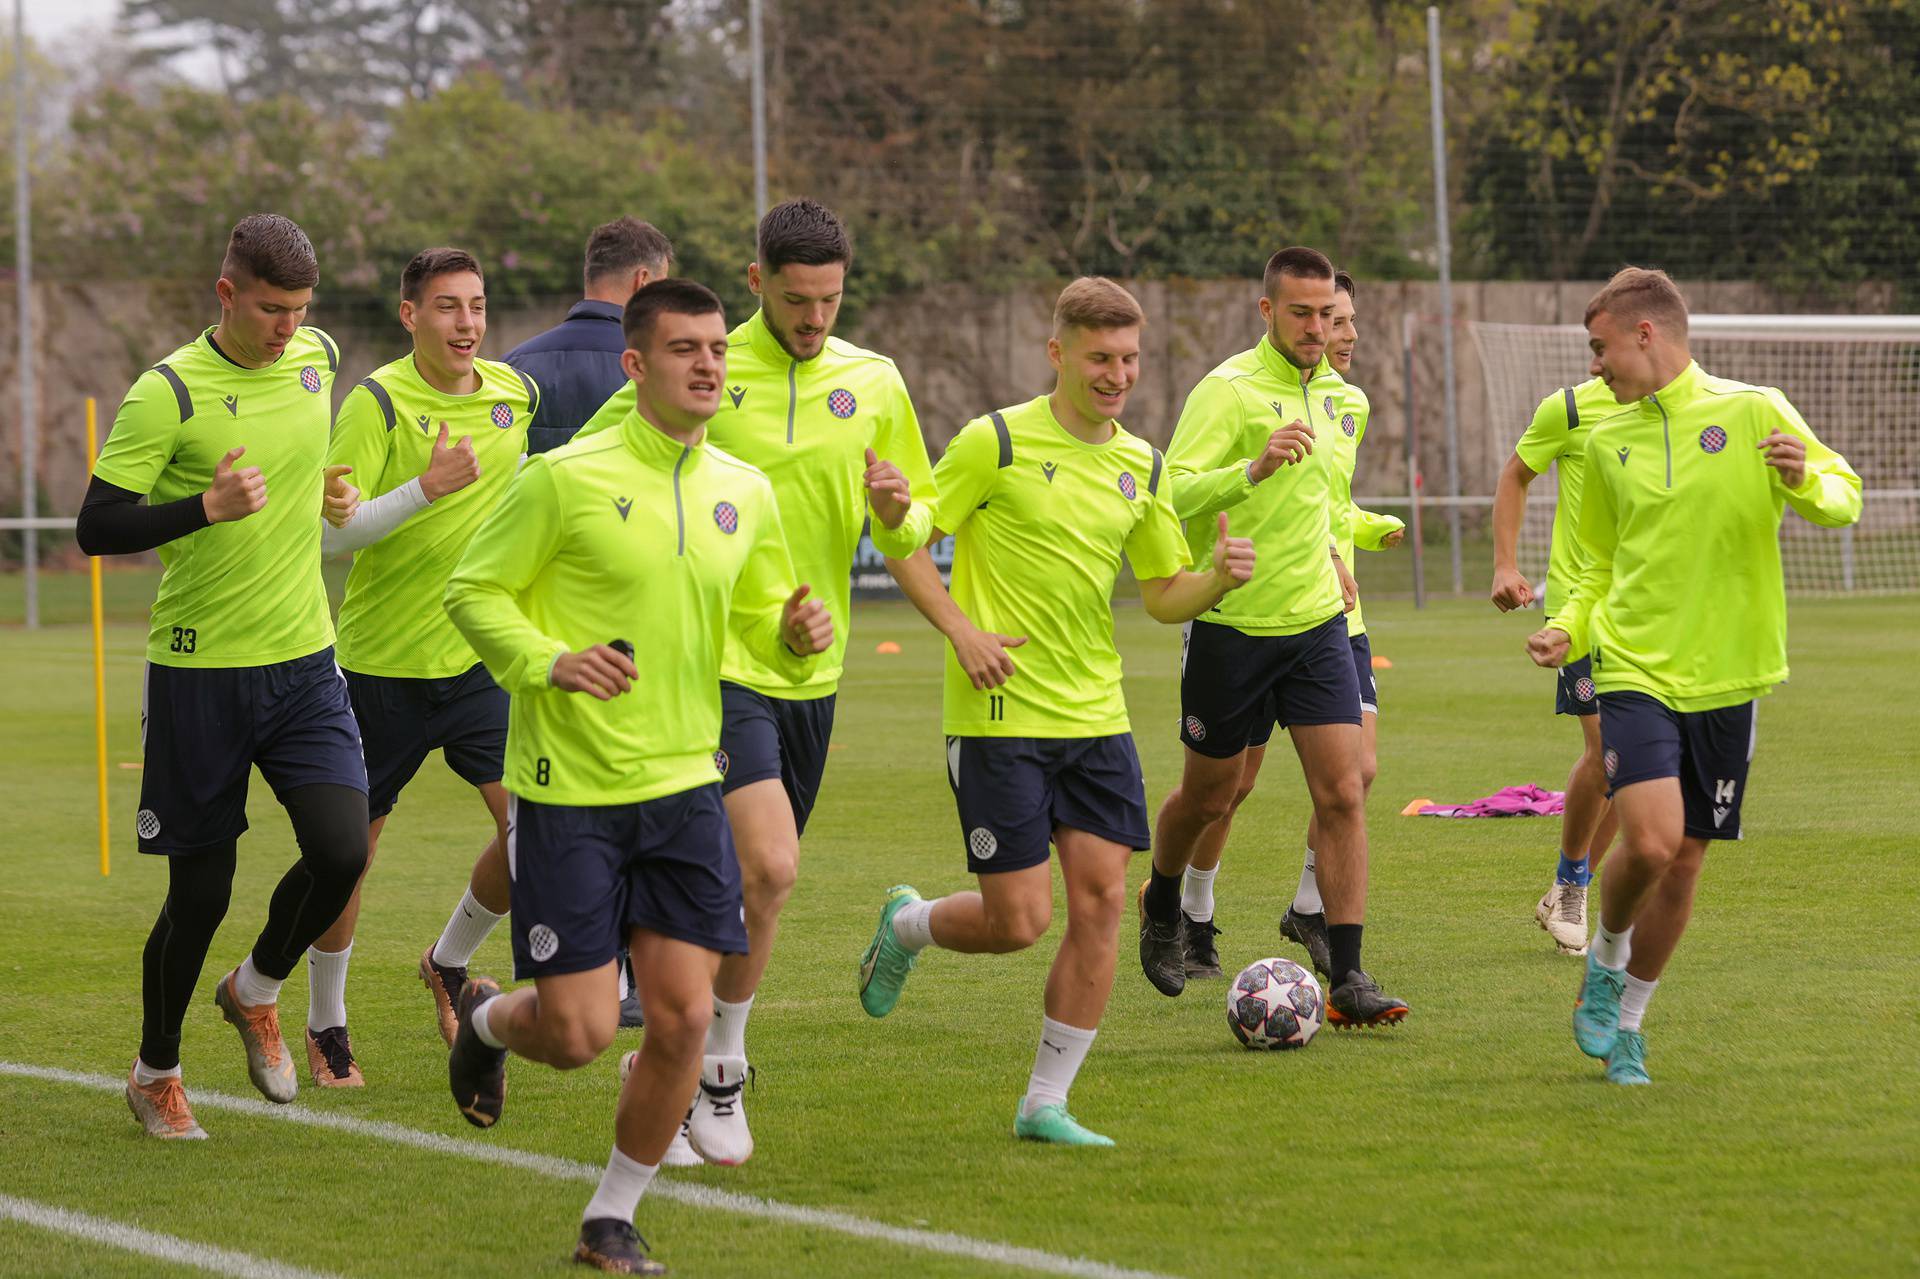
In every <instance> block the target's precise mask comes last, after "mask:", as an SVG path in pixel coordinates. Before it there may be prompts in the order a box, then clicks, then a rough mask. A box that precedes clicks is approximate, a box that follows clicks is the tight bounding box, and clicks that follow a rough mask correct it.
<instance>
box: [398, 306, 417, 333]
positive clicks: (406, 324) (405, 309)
mask: <svg viewBox="0 0 1920 1279" xmlns="http://www.w3.org/2000/svg"><path fill="white" fill-rule="evenodd" d="M416 314H417V311H416V309H415V307H414V305H413V303H411V302H409V301H408V300H407V299H405V298H401V299H400V327H401V328H403V329H405V330H406V331H407V332H409V333H411V332H413V325H414V317H415V315H416Z"/></svg>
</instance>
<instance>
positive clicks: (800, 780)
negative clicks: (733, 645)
mask: <svg viewBox="0 0 1920 1279" xmlns="http://www.w3.org/2000/svg"><path fill="white" fill-rule="evenodd" d="M833 702H834V697H833V694H831V693H829V694H827V695H826V696H825V697H809V698H806V699H804V700H801V699H794V698H786V697H768V696H767V695H766V694H764V693H756V692H754V691H753V690H752V689H750V688H743V687H742V686H740V685H739V684H730V683H728V682H727V681H726V680H721V681H720V753H719V754H717V755H715V756H714V757H713V762H714V764H715V766H716V767H718V768H719V770H720V789H721V792H722V793H723V794H727V793H731V792H733V791H735V790H738V789H739V788H740V787H742V786H745V785H748V784H749V783H751V782H764V781H766V780H768V779H769V778H774V777H777V778H779V779H780V784H781V785H782V786H784V787H786V790H787V799H788V800H789V801H790V802H791V803H792V804H793V825H794V829H795V830H796V831H797V832H799V833H801V834H804V833H806V829H807V818H809V817H811V816H812V815H813V805H814V803H815V801H817V800H818V799H819V798H820V778H821V775H822V774H824V773H825V772H826V771H827V741H828V739H830V738H831V737H832V736H833Z"/></svg>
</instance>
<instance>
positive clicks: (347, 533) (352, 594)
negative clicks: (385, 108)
mask: <svg viewBox="0 0 1920 1279" xmlns="http://www.w3.org/2000/svg"><path fill="white" fill-rule="evenodd" d="M400 323H401V325H402V327H404V328H405V329H406V330H407V332H408V333H410V334H412V335H413V350H412V351H411V352H410V353H408V354H407V355H403V356H401V357H400V358H399V359H397V360H395V361H393V362H392V363H391V364H387V365H385V366H383V367H381V368H378V369H375V370H374V371H373V373H372V374H371V375H370V376H368V377H367V378H365V379H363V380H362V381H361V382H360V384H359V385H358V386H356V387H354V388H353V390H351V391H349V392H348V393H347V397H346V399H345V400H343V401H342V402H341V405H340V412H339V414H338V415H337V416H336V417H335V419H334V427H333V444H332V447H331V448H330V449H329V450H328V453H327V462H328V465H329V469H330V471H333V472H337V473H340V475H339V478H340V480H341V482H344V475H345V474H348V473H350V474H352V475H354V476H355V477H357V478H358V480H359V485H358V487H359V488H360V489H361V493H362V495H363V496H367V497H370V499H371V500H368V501H366V502H364V503H363V504H362V505H361V506H360V508H359V509H358V511H357V512H356V513H355V515H354V517H353V519H352V520H350V521H348V522H347V523H345V524H344V525H342V526H340V527H338V528H332V527H329V528H328V529H326V530H324V531H323V534H322V542H323V544H324V545H325V547H326V549H327V550H328V551H330V552H333V551H349V550H350V551H354V552H356V553H355V555H354V558H353V569H352V571H351V572H349V573H348V574H347V594H346V599H345V600H344V601H343V602H342V603H341V605H340V622H339V626H340V649H339V662H340V667H341V669H342V670H343V671H345V672H346V677H347V691H348V693H349V694H350V695H351V697H352V699H353V711H354V717H355V718H356V719H357V720H358V721H359V724H360V741H361V744H362V745H363V746H364V748H365V750H366V758H367V781H368V794H367V811H368V813H369V814H370V816H371V817H372V823H371V826H370V828H369V831H368V837H367V862H368V865H369V866H371V865H372V862H373V858H374V857H375V855H377V854H378V852H379V848H380V833H381V831H382V830H383V829H384V828H385V827H386V824H387V817H388V815H389V814H391V813H392V812H393V808H394V804H395V803H396V802H398V800H399V798H400V792H401V791H402V790H403V789H404V788H405V787H406V785H407V783H408V782H410V781H412V780H413V775H414V774H415V773H417V772H418V771H419V770H420V765H421V764H422V763H424V762H425V761H426V758H427V756H428V755H429V754H430V753H432V752H433V751H436V750H438V751H441V752H442V753H443V755H444V757H445V759H446V761H447V767H449V768H451V769H452V770H453V771H454V772H455V773H457V774H458V775H459V776H460V777H461V779H462V780H464V781H466V782H467V783H469V784H470V785H472V786H473V787H474V788H475V789H476V790H478V791H479V792H480V798H481V801H482V802H483V803H484V804H485V805H486V809H487V812H488V815H489V817H490V818H491V828H492V831H493V836H492V838H491V839H490V840H489V841H488V843H487V845H486V848H485V849H484V851H482V853H481V855H480V860H479V862H478V864H476V866H475V867H474V872H473V878H472V883H471V886H470V887H469V889H468V898H469V900H468V901H466V902H463V903H462V906H463V908H464V909H463V910H462V911H457V912H455V915H454V919H453V920H452V921H451V922H450V923H449V924H448V926H447V927H448V931H449V932H452V933H454V934H455V940H454V944H456V945H458V944H461V943H463V942H464V941H465V940H466V938H467V937H469V936H472V935H473V934H476V933H477V934H478V936H479V937H484V936H485V935H486V929H487V928H490V927H491V926H492V924H493V923H494V922H495V921H496V920H498V919H499V918H500V917H501V916H502V915H505V914H506V913H507V889H508V880H507V861H506V854H505V851H504V850H505V846H506V838H507V793H506V791H505V790H504V789H502V788H501V785H500V773H501V769H502V766H503V762H504V760H505V755H506V747H507V695H506V693H505V692H503V691H502V690H501V689H500V687H499V686H498V685H497V684H495V683H494V682H493V680H492V678H491V677H490V676H489V675H488V674H487V671H486V668H485V667H484V666H482V665H481V664H480V659H479V658H478V657H476V656H475V655H474V651H473V648H472V646H470V645H469V644H468V643H467V641H466V640H465V639H463V638H462V637H461V635H460V632H458V631H456V630H455V629H454V628H453V623H452V622H451V621H449V620H448V619H447V613H446V608H445V606H444V604H443V603H442V599H443V597H444V596H445V595H446V590H447V578H448V577H449V576H450V575H451V574H452V572H453V566H454V565H455V564H456V563H457V562H458V561H459V559H460V554H461V552H462V551H464V550H466V548H467V543H468V541H469V540H471V539H472V537H473V533H474V530H475V529H477V528H479V527H480V521H481V520H483V519H485V518H486V516H487V513H488V512H489V511H491V510H492V509H493V507H494V504H495V503H497V502H498V501H499V500H500V497H501V495H502V494H503V493H505V492H506V488H507V482H508V481H509V480H511V479H512V478H513V472H514V468H515V467H516V466H517V465H518V463H519V459H520V455H521V453H522V452H524V451H525V448H526V440H527V423H528V421H529V420H531V419H532V417H533V416H534V415H535V413H536V411H537V410H538V408H539V404H540V392H539V388H538V387H537V386H536V385H535V384H534V381H533V379H532V378H530V377H528V376H527V375H526V374H524V373H520V372H517V371H516V370H514V369H511V368H509V367H508V366H506V365H505V364H500V363H497V362H495V361H493V360H483V359H480V358H479V353H480V346H481V344H482V343H483V342H484V341H485V340H486V336H487V290H486V281H485V280H484V279H483V278H482V276H481V272H480V264H479V262H477V261H475V260H474V257H473V255H472V254H470V253H467V252H466V251H464V250H462V249H452V248H441V249H427V250H425V251H423V252H421V253H418V254H416V255H414V258H413V260H412V261H411V262H408V263H407V265H406V269H405V270H404V271H402V272H401V275H400ZM455 438H457V440H458V442H457V443H454V444H451V445H449V443H448V440H449V439H455ZM342 468H345V470H344V472H343V471H342ZM361 891H362V890H361V889H360V888H355V889H354V892H353V896H352V897H351V898H350V899H349V900H348V902H347V907H346V909H345V910H344V911H342V912H341V913H340V918H339V919H337V920H335V921H334V922H333V925H332V926H331V927H330V928H328V929H327V931H326V932H325V933H323V934H321V936H320V938H319V939H318V940H317V941H315V942H314V944H313V946H312V947H311V948H310V949H309V950H308V951H307V977H308V983H307V1001H308V1002H307V1062H308V1065H309V1067H310V1069H311V1070H312V1072H313V1079H314V1082H315V1083H317V1084H319V1085H321V1086H322V1087H349V1088H358V1087H360V1086H361V1084H362V1083H363V1082H364V1080H363V1078H362V1075H361V1071H360V1067H359V1064H358V1063H357V1062H356V1061H355V1060H354V1055H353V1045H352V1041H351V1039H350V1038H349V1037H348V1034H347V1004H346V986H347V965H348V962H349V961H350V959H351V958H352V954H353V931H354V926H355V924H356V922H357V921H358V919H359V916H360V900H361ZM442 940H443V942H444V941H445V938H444V937H443V939H442ZM474 945H478V938H475V939H474ZM471 954H472V951H471V949H467V950H466V951H465V952H464V953H461V954H459V955H457V956H456V957H455V958H453V959H448V960H443V961H441V962H440V963H438V964H436V963H435V961H434V957H433V951H432V950H429V951H428V952H427V953H426V954H424V955H422V956H421V957H420V973H421V977H422V978H423V979H424V980H425V981H426V983H427V986H428V988H429V989H430V990H433V991H434V992H435V993H436V996H437V998H438V1002H439V1008H440V1029H441V1033H442V1034H443V1035H444V1036H445V1037H446V1038H447V1041H448V1042H449V1043H451V1042H452V1040H453V1025H452V1021H453V1006H452V1004H453V1000H454V999H456V998H457V997H458V995H459V992H460V982H461V981H464V980H465V973H464V968H465V964H466V960H467V958H468V957H469V956H470V955H471ZM456 973H457V974H458V975H457V976H456V975H455V974H456Z"/></svg>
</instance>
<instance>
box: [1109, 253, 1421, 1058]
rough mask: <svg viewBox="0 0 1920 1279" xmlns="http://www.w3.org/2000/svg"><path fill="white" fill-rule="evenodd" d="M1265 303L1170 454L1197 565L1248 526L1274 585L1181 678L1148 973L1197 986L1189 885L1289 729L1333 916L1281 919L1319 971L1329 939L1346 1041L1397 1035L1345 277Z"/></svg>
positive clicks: (1279, 260) (1280, 282)
mask: <svg viewBox="0 0 1920 1279" xmlns="http://www.w3.org/2000/svg"><path fill="white" fill-rule="evenodd" d="M1263 286H1264V287H1263V290H1262V297H1261V299H1260V315H1261V318H1262V319H1263V320H1264V321H1265V323H1266V335H1265V336H1264V337H1263V338H1262V339H1261V340H1260V343H1259V345H1257V346H1255V347H1254V348H1253V349H1252V350H1250V351H1246V352H1244V353H1242V354H1240V355H1236V356H1234V357H1233V358H1232V359H1230V360H1228V361H1226V362H1225V363H1224V364H1222V365H1220V366H1219V367H1218V368H1216V369H1214V370H1213V371H1212V372H1211V373H1209V374H1208V375H1207V376H1206V377H1205V378H1203V379H1201V381H1200V384H1199V385H1198V386H1196V387H1195V388H1194V389H1193V392H1192V393H1191V394H1190V395H1189V396H1188V397H1187V403H1186V407H1185V408H1184V409H1183V410H1182V411H1181V414H1180V420H1179V422H1178V423H1177V424H1176V425H1175V426H1174V430H1173V441H1172V443H1171V444H1170V445H1169V446H1168V449H1167V478H1168V480H1169V481H1170V483H1171V487H1172V490H1173V504H1174V509H1175V512H1176V513H1177V514H1178V515H1179V516H1180V517H1181V518H1182V519H1184V520H1186V522H1187V543H1188V547H1189V549H1190V551H1191V554H1192V558H1193V559H1194V560H1195V561H1196V562H1198V561H1200V560H1201V559H1203V558H1204V557H1205V556H1206V555H1207V554H1208V553H1209V551H1210V550H1211V545H1212V542H1213V538H1214V531H1213V520H1212V516H1213V515H1214V514H1216V513H1217V512H1221V511H1226V510H1232V511H1234V512H1235V519H1236V520H1237V522H1238V524H1239V527H1240V528H1241V531H1242V532H1243V533H1245V534H1246V535H1247V536H1249V537H1250V538H1251V539H1252V540H1253V544H1254V546H1255V548H1256V549H1257V550H1258V552H1259V554H1260V562H1261V566H1262V567H1261V574H1260V581H1259V583H1258V584H1256V585H1255V586H1254V587H1253V588H1252V589H1251V590H1246V591H1240V592H1238V593H1236V594H1235V595H1233V596H1232V597H1231V598H1230V599H1228V600H1227V601H1225V602H1223V603H1221V604H1220V605H1219V606H1217V607H1215V608H1212V609H1209V610H1208V611H1207V612H1206V614H1205V615H1204V616H1202V617H1200V618H1198V619H1197V620H1195V621H1194V622H1193V623H1192V624H1191V625H1189V626H1188V628H1187V641H1186V649H1185V653H1184V655H1183V658H1182V663H1181V673H1180V704H1181V716H1182V718H1181V733H1180V740H1181V743H1182V745H1183V746H1185V748H1186V764H1185V768H1184V769H1183V771H1182V774H1181V778H1180V785H1179V787H1178V788H1176V789H1175V790H1174V791H1173V792H1172V793H1171V794H1170V795H1168V796H1167V798H1166V801H1165V802H1164V803H1163V804H1162V805H1161V807H1160V815H1159V819H1158V824H1157V830H1156V832H1155V833H1156V838H1155V841H1154V850H1153V868H1152V871H1151V872H1150V875H1149V878H1148V880H1147V882H1146V883H1145V884H1143V885H1142V886H1141V891H1140V966H1141V968H1142V969H1144V970H1145V972H1146V974H1147V979H1148V980H1149V981H1151V982H1152V983H1153V986H1154V988H1155V989H1156V990H1158V991H1159V992H1160V993H1161V994H1163V995H1178V994H1179V993H1180V992H1181V991H1182V990H1183V989H1185V987H1186V958H1185V947H1184V945H1183V937H1182V933H1181V928H1180V896H1181V882H1182V878H1183V875H1184V873H1185V871H1186V868H1187V865H1188V864H1189V862H1191V861H1192V859H1193V854H1194V853H1195V852H1196V851H1198V850H1199V849H1200V847H1201V846H1202V842H1203V840H1205V838H1206V836H1207V832H1208V828H1209V827H1212V826H1214V825H1216V824H1217V823H1219V822H1220V821H1221V820H1222V819H1224V818H1226V817H1228V815H1229V814H1231V812H1232V811H1233V801H1234V796H1235V795H1236V794H1239V793H1241V792H1243V791H1246V790H1248V789H1251V781H1250V779H1249V777H1248V775H1247V767H1246V764H1247V748H1248V747H1249V746H1254V745H1260V744H1263V743H1264V742H1265V741H1266V740H1267V739H1268V737H1269V736H1270V735H1271V733H1272V731H1273V728H1274V726H1275V724H1276V723H1277V724H1279V725H1282V726H1285V727H1286V728H1287V729H1288V730H1289V734H1290V735H1291V737H1292V738H1293V749H1294V752H1295V753H1296V754H1297V755H1299V757H1300V766H1301V770H1302V771H1303V772H1304V773H1305V774H1306V781H1307V791H1308V794H1309V796H1310V797H1311V799H1312V801H1313V820H1314V828H1315V830H1316V831H1317V839H1316V845H1315V853H1316V859H1315V873H1316V883H1317V886H1318V888H1319V890H1320V895H1321V897H1322V898H1323V899H1324V900H1325V910H1324V913H1323V914H1321V915H1319V916H1313V915H1304V916H1303V915H1298V914H1295V913H1294V912H1293V911H1292V910H1291V909H1289V911H1288V913H1287V914H1286V916H1285V917H1284V921H1285V923H1284V924H1283V927H1284V926H1285V925H1291V927H1290V928H1288V930H1287V931H1288V935H1289V936H1292V937H1295V938H1296V939H1297V940H1302V941H1303V942H1304V943H1305V944H1306V946H1307V949H1308V952H1309V953H1310V954H1316V955H1317V954H1318V947H1319V945H1320V944H1322V943H1320V942H1319V941H1318V940H1317V939H1316V934H1323V935H1324V938H1325V941H1324V945H1325V946H1326V954H1327V963H1326V965H1325V967H1326V969H1327V971H1328V973H1329V974H1330V976H1329V978H1328V980H1329V984H1330V985H1331V987H1332V989H1331V990H1330V992H1329V994H1328V1000H1327V1017H1328V1020H1329V1021H1330V1022H1331V1023H1332V1024H1333V1025H1335V1026H1355V1025H1377V1024H1382V1023H1391V1022H1397V1021H1399V1020H1400V1019H1401V1018H1403V1017H1405V1016H1406V1015H1407V1005H1406V1004H1405V1003H1404V1002H1402V1001H1401V1000H1398V999H1394V998H1391V997H1390V996H1387V995H1384V994H1382V993H1381V991H1380V987H1379V986H1378V985H1377V984H1375V982H1374V980H1373V979H1372V978H1371V977H1369V976H1368V975H1367V974H1366V972H1365V971H1364V970H1363V969H1362V968H1361V966H1360V945H1361V927H1362V925H1361V921H1362V920H1363V919H1364V918H1365V914H1366V900H1367V822H1366V808H1365V794H1366V792H1365V787H1364V785H1363V782H1362V775H1361V740H1362V738H1361V727H1360V726H1361V718H1362V714H1361V709H1360V701H1361V699H1360V684H1359V682H1358V680H1357V679H1356V678H1355V674H1354V668H1353V646H1352V644H1351V643H1349V641H1348V639H1347V622H1346V618H1345V616H1344V614H1345V613H1346V612H1348V611H1350V610H1351V609H1352V608H1353V606H1354V604H1355V602H1356V600H1357V598H1358V588H1357V587H1356V586H1355V585H1354V582H1353V577H1352V575H1351V574H1350V573H1349V572H1348V571H1347V568H1346V563H1345V560H1344V558H1343V557H1342V556H1341V555H1340V551H1339V547H1338V545H1337V544H1336V540H1335V537H1334V532H1333V521H1332V517H1331V514H1330V510H1331V505H1332V501H1331V494H1332V489H1333V485H1334V474H1335V472H1336V471H1337V469H1338V466H1337V463H1336V461H1335V454H1334V451H1333V450H1331V449H1326V448H1320V447H1317V446H1316V445H1317V441H1318V439H1319V435H1320V432H1322V431H1328V430H1338V429H1339V426H1338V424H1339V420H1340V418H1339V412H1338V408H1339V403H1340V399H1341V397H1342V396H1343V395H1344V394H1345V392H1344V390H1343V387H1344V385H1345V384H1344V383H1343V381H1342V380H1341V378H1340V375H1339V374H1338V373H1335V372H1334V371H1333V368H1332V366H1331V365H1329V364H1328V363H1327V362H1326V358H1325V352H1326V347H1327V340H1328V335H1329V329H1330V327H1331V322H1332V319H1333V313H1334V309H1335V307H1336V306H1337V305H1338V301H1339V298H1338V294H1337V292H1336V290H1335V288H1334V282H1333V264H1332V263H1331V262H1329V261H1327V258H1326V255H1325V254H1322V253H1320V252H1319V251H1318V250H1316V249H1308V248H1289V249H1282V250H1280V251H1279V252H1278V253H1275V254H1274V255H1273V257H1272V258H1270V259H1269V260H1268V262H1267V269H1266V274H1265V278H1264V281H1263Z"/></svg>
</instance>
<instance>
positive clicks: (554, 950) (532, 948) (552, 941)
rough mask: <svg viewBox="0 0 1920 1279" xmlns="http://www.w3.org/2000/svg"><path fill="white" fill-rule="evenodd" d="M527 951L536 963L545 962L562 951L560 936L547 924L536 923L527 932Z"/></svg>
mask: <svg viewBox="0 0 1920 1279" xmlns="http://www.w3.org/2000/svg"><path fill="white" fill-rule="evenodd" d="M527 952H528V953H529V954H531V955H532V956H533V962H534V963H536V964H544V963H546V962H547V961H548V960H549V959H552V958H553V957H554V956H555V955H556V954H558V953H559V952H560V938H559V936H558V934H556V933H555V932H554V931H553V929H551V928H548V927H547V926H546V925H545V924H535V925H534V926H533V927H532V928H531V929H530V930H528V932H527Z"/></svg>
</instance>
